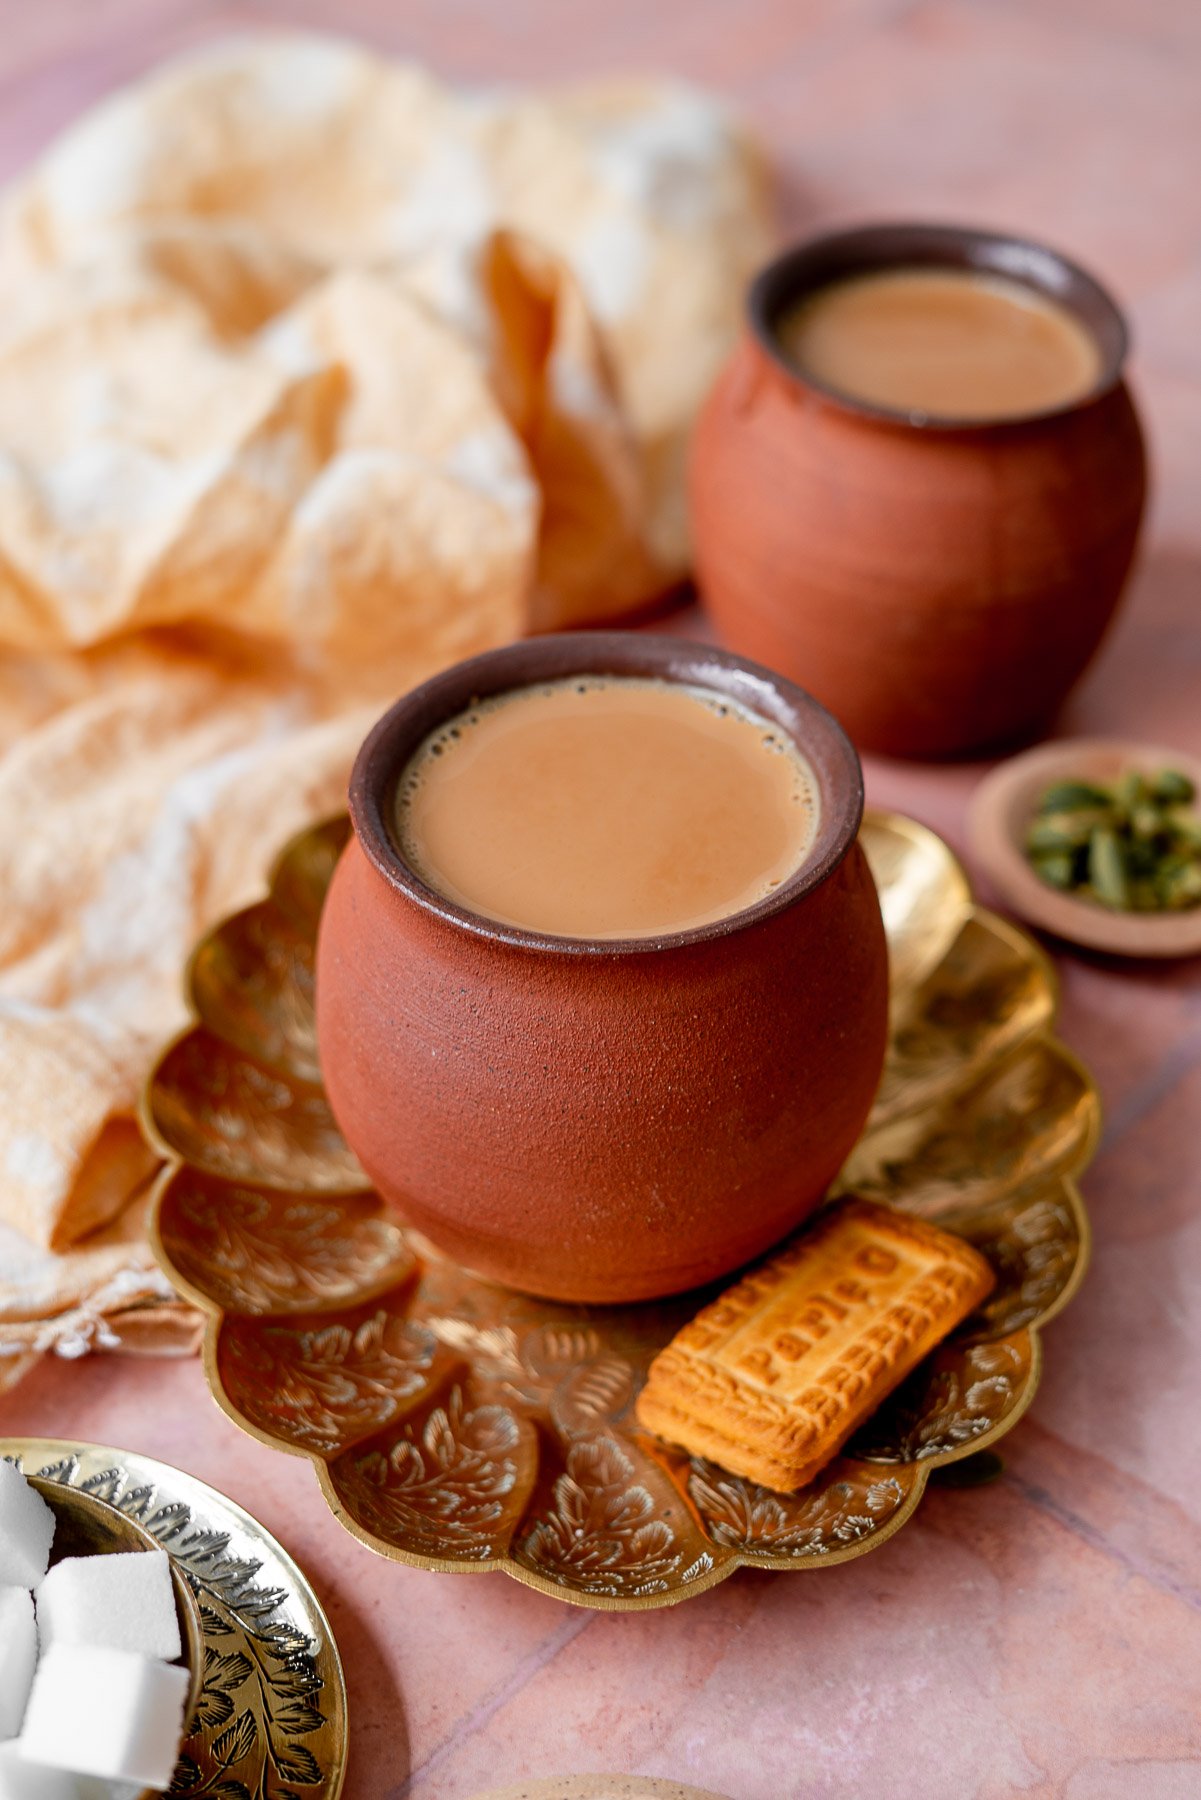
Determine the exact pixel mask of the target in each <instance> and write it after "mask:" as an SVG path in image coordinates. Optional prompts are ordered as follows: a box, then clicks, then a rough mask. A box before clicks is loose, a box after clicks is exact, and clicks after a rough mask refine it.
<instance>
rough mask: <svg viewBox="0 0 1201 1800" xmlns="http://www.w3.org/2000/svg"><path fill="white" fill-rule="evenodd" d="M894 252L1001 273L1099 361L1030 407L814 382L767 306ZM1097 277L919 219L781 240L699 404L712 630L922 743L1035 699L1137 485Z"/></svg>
mask: <svg viewBox="0 0 1201 1800" xmlns="http://www.w3.org/2000/svg"><path fill="white" fill-rule="evenodd" d="M898 266H906V267H922V266H924V267H950V268H970V269H974V270H979V271H981V272H983V273H986V274H988V273H991V274H993V275H1000V276H1005V277H1006V278H1008V279H1010V280H1016V281H1018V282H1020V283H1023V284H1025V285H1027V286H1029V287H1031V288H1033V289H1035V290H1037V291H1038V292H1039V293H1040V294H1042V295H1046V296H1048V297H1050V298H1051V299H1054V300H1056V301H1058V302H1059V303H1060V304H1061V305H1062V306H1065V307H1067V308H1068V309H1069V310H1070V311H1071V312H1073V313H1074V314H1075V315H1076V317H1077V318H1078V319H1079V320H1081V321H1082V322H1083V324H1084V325H1085V326H1086V328H1087V329H1088V330H1089V332H1090V333H1091V334H1092V335H1093V337H1094V339H1095V341H1096V343H1097V345H1098V347H1099V350H1100V361H1101V371H1100V374H1099V377H1098V379H1097V381H1096V383H1095V386H1094V387H1093V389H1092V390H1091V391H1090V392H1089V393H1088V394H1087V395H1085V396H1084V397H1083V398H1082V399H1080V400H1078V401H1075V402H1073V403H1072V404H1070V405H1067V406H1064V407H1062V408H1060V409H1058V410H1056V411H1050V412H1046V413H1042V414H1038V415H1033V416H1029V417H1020V418H1012V419H1006V420H1005V421H1003V422H1001V421H993V422H990V421H989V420H987V419H981V420H973V421H971V422H968V423H964V422H963V421H954V422H952V421H946V420H940V419H939V418H937V417H934V416H931V415H930V414H927V413H917V412H910V413H901V412H893V411H890V410H889V409H887V408H883V407H875V406H870V405H867V404H864V403H861V402H859V401H856V400H853V399H850V398H848V397H847V396H846V395H844V394H841V393H838V392H835V391H833V390H831V389H828V388H825V387H823V386H822V385H821V383H820V382H818V381H816V380H815V379H813V378H812V377H811V376H809V375H808V374H803V373H802V372H801V371H800V370H799V369H798V368H797V367H796V365H795V364H794V363H793V362H791V361H790V360H789V358H788V357H787V356H786V355H785V353H784V351H783V349H782V348H781V345H780V342H779V338H778V335H777V330H776V326H777V321H778V320H779V318H780V316H781V314H782V313H783V312H784V311H785V310H786V309H787V308H788V307H789V306H790V305H791V304H792V303H793V302H795V301H797V300H799V299H801V298H802V297H803V296H804V295H805V294H806V293H810V292H813V291H815V290H816V289H818V288H820V287H822V286H825V285H826V284H828V283H830V282H832V281H835V280H838V279H840V278H843V277H846V276H850V275H855V274H859V273H865V272H868V271H872V270H881V269H886V268H892V267H898ZM1126 344H1127V334H1126V328H1125V324H1124V322H1123V319H1122V315H1121V314H1120V312H1119V311H1118V309H1117V307H1116V306H1115V304H1114V302H1113V301H1112V300H1111V299H1110V297H1109V295H1108V294H1107V293H1106V292H1105V291H1104V289H1103V288H1102V287H1101V286H1100V285H1099V284H1098V283H1097V282H1096V281H1095V280H1093V278H1092V277H1091V276H1090V275H1088V274H1086V273H1085V271H1084V270H1083V269H1080V268H1078V267H1077V266H1076V265H1075V264H1074V263H1071V262H1069V261H1068V260H1067V259H1066V258H1065V257H1063V256H1060V255H1059V254H1058V253H1057V252H1056V251H1054V250H1050V249H1047V248H1046V247H1044V246H1042V245H1040V244H1035V243H1031V242H1029V241H1027V240H1025V239H1022V238H1014V237H1005V236H1000V235H998V234H996V233H992V232H985V231H974V230H970V229H967V228H961V227H950V226H933V225H878V226H868V227H864V228H862V229H859V230H855V231H847V232H840V233H837V234H834V235H831V236H826V237H819V238H814V239H812V240H810V241H809V242H808V243H804V244H801V245H800V246H799V247H797V248H795V249H792V250H789V251H787V252H786V253H785V254H784V255H783V256H781V257H779V258H778V259H777V260H776V261H775V262H773V263H771V264H770V265H769V266H768V267H767V268H766V269H765V270H764V271H763V272H762V274H761V275H760V276H759V277H758V279H757V280H756V281H755V282H754V284H753V286H752V288H751V290H750V294H749V298H748V306H747V329H746V331H745V333H744V336H743V339H742V342H741V343H740V344H739V346H738V348H737V349H736V350H735V352H734V355H733V357H732V359H731V361H730V362H729V363H728V364H727V366H726V368H725V370H724V372H723V373H722V375H721V376H720V377H719V379H718V382H717V385H716V387H715V388H714V390H713V392H712V394H711V395H710V397H709V400H708V402H707V404H706V406H705V408H704V410H703V412H702V416H701V419H700V422H699V424H698V428H697V432H696V435H695V439H694V445H693V454H692V464H691V477H690V482H691V500H692V514H693V530H694V537H695V546H696V564H697V576H698V581H699V583H700V587H701V591H702V594H703V597H704V601H705V604H706V606H707V608H708V610H709V611H710V613H711V615H712V617H713V618H714V620H715V621H716V623H717V625H718V627H719V629H720V631H721V634H722V638H723V640H724V641H725V642H726V643H728V644H729V645H731V646H732V647H733V648H734V649H736V650H738V651H739V652H740V653H742V654H744V655H747V656H753V657H756V658H758V659H759V660H760V661H762V662H765V663H767V664H769V665H770V666H771V667H772V668H776V669H779V670H781V671H782V672H783V673H784V674H786V675H788V676H789V677H790V678H791V679H792V680H794V681H798V682H802V683H803V684H804V686H805V687H806V688H808V689H809V690H810V691H811V692H812V693H814V694H815V695H816V696H817V698H818V699H819V700H821V701H822V702H823V704H825V705H826V706H828V707H830V708H831V709H832V710H833V711H834V712H835V713H836V714H837V715H838V717H839V719H840V720H841V721H842V723H843V724H844V725H845V727H846V728H847V730H848V731H849V732H850V734H851V736H852V737H853V738H854V740H855V742H856V743H857V744H858V745H859V746H860V747H861V748H863V749H869V750H878V751H884V752H886V753H889V754H892V755H898V756H909V757H941V756H948V755H956V754H962V753H965V752H968V751H973V750H981V749H984V748H987V747H990V746H993V745H997V744H1000V743H1003V742H1006V741H1010V740H1013V739H1017V738H1022V737H1028V736H1030V735H1031V734H1033V733H1035V732H1037V731H1038V730H1039V729H1041V728H1042V727H1043V726H1044V725H1045V724H1046V723H1047V722H1048V721H1049V720H1050V718H1051V717H1052V715H1053V714H1054V712H1055V710H1056V709H1057V707H1058V706H1059V705H1060V703H1061V701H1062V700H1063V699H1064V697H1065V695H1066V694H1067V692H1068V690H1069V689H1070V688H1071V687H1072V685H1073V683H1074V682H1075V681H1076V680H1077V679H1078V677H1079V676H1080V674H1081V673H1082V671H1083V670H1084V668H1085V666H1086V665H1087V663H1088V662H1089V660H1090V658H1091V657H1092V655H1093V653H1094V652H1095V651H1096V649H1097V646H1098V645H1099V643H1100V642H1101V639H1102V637H1103V635H1104V633H1105V630H1106V627H1107V626H1108V624H1109V622H1110V620H1111V618H1112V616H1113V614H1114V611H1115V609H1116V607H1117V604H1118V600H1119V597H1120V595H1121V592H1122V588H1123V585H1124V583H1125V580H1126V576H1127V573H1128V570H1129V568H1130V564H1131V559H1132V557H1133V555H1134V549H1135V543H1136V540H1137V537H1138V530H1139V523H1140V520H1141V517H1142V512H1143V502H1144V497H1145V490H1146V465H1145V455H1144V449H1143V438H1142V432H1141V430H1140V427H1139V421H1138V416H1137V414H1136V412H1135V408H1134V404H1133V402H1132V400H1131V397H1130V394H1129V392H1128V391H1127V388H1126V386H1125V384H1124V382H1123V380H1122V366H1123V362H1124V359H1125V355H1126Z"/></svg>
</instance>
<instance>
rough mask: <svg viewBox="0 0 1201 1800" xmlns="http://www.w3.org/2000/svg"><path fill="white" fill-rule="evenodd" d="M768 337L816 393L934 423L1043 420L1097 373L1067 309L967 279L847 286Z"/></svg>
mask: <svg viewBox="0 0 1201 1800" xmlns="http://www.w3.org/2000/svg"><path fill="white" fill-rule="evenodd" d="M776 329H777V335H778V338H779V341H780V344H781V346H782V348H783V350H784V352H785V354H786V355H787V356H788V357H789V359H790V360H791V361H792V362H794V363H795V364H796V366H797V368H798V369H799V370H800V371H801V373H802V374H805V373H808V374H810V375H812V376H813V377H814V378H815V379H816V380H818V381H820V382H821V383H822V384H823V386H825V387H829V388H833V389H835V390H837V391H838V392H839V393H842V394H845V395H846V396H847V398H848V399H852V400H860V401H863V402H865V403H866V404H868V405H870V406H883V407H889V408H891V409H893V410H894V411H897V412H904V413H911V414H912V413H923V414H928V415H931V416H933V417H935V418H940V419H956V420H959V419H962V420H984V419H988V420H991V419H1007V418H1019V417H1022V416H1026V415H1029V414H1037V413H1045V412H1052V411H1055V410H1057V409H1058V408H1060V407H1065V406H1070V405H1072V404H1073V403H1074V402H1075V401H1078V400H1080V399H1082V398H1083V397H1084V396H1085V395H1086V394H1087V393H1088V392H1089V391H1090V389H1091V388H1092V387H1093V386H1094V385H1095V384H1096V382H1097V379H1098V377H1099V375H1100V373H1101V360H1102V359H1101V351H1100V347H1099V346H1098V344H1097V342H1096V340H1095V339H1094V338H1093V336H1092V335H1091V333H1090V332H1089V331H1088V330H1086V328H1085V327H1084V326H1083V325H1082V324H1081V323H1080V322H1079V320H1077V318H1076V317H1075V315H1074V314H1073V313H1071V312H1070V311H1069V310H1068V309H1067V308H1066V307H1065V306H1061V305H1059V304H1058V302H1057V301H1055V300H1053V299H1051V298H1049V297H1048V296H1047V295H1045V294H1042V293H1038V292H1036V291H1035V290H1034V289H1033V288H1031V287H1027V286H1026V285H1024V284H1023V283H1022V282H1019V281H1013V280H1010V279H1008V278H1007V277H1004V276H999V275H993V274H985V273H981V272H979V271H977V270H973V269H960V268H919V267H898V268H891V269H881V270H875V271H872V272H871V273H869V274H864V275H854V276H849V277H847V278H846V279H844V280H841V281H835V282H832V283H830V285H829V286H827V287H823V288H819V289H817V291H816V292H814V293H811V294H807V295H806V296H805V297H804V299H802V300H799V301H798V302H797V303H796V304H795V305H793V306H791V307H789V308H788V309H787V310H786V311H785V312H784V313H783V314H782V316H781V317H780V319H779V321H778V324H777V328H776Z"/></svg>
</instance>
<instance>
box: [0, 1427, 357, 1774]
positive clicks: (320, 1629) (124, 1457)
mask: <svg viewBox="0 0 1201 1800" xmlns="http://www.w3.org/2000/svg"><path fill="white" fill-rule="evenodd" d="M0 1457H3V1458H4V1459H5V1460H7V1461H9V1462H15V1463H16V1465H17V1467H18V1468H19V1469H21V1470H23V1471H24V1473H25V1474H26V1475H42V1476H45V1477H46V1479H47V1480H50V1481H57V1482H60V1483H62V1485H63V1486H64V1487H73V1488H79V1489H80V1490H81V1491H82V1492H84V1493H87V1494H94V1495H95V1496H96V1498H97V1499H99V1500H106V1501H107V1502H108V1504H109V1505H110V1506H115V1507H117V1508H118V1510H119V1511H121V1512H123V1513H126V1514H128V1516H129V1517H130V1518H131V1519H136V1520H137V1522H138V1524H139V1525H141V1526H142V1528H143V1529H144V1530H146V1531H148V1532H149V1533H150V1534H151V1536H152V1537H155V1538H157V1539H158V1541H159V1543H160V1544H161V1545H162V1547H163V1549H164V1550H165V1551H166V1552H167V1554H168V1556H170V1558H171V1560H172V1562H173V1563H174V1565H175V1567H176V1568H177V1569H178V1570H179V1572H180V1574H181V1575H182V1576H183V1578H184V1580H185V1581H186V1582H187V1584H188V1586H189V1587H190V1588H191V1590H192V1592H193V1594H194V1595H195V1596H196V1599H197V1600H198V1602H199V1606H200V1623H201V1629H202V1631H203V1635H204V1671H203V1685H202V1687H201V1690H200V1699H199V1701H198V1702H197V1706H196V1711H195V1714H194V1716H193V1718H192V1720H191V1728H190V1730H189V1732H188V1735H187V1736H186V1737H185V1738H184V1741H183V1743H182V1745H181V1746H180V1753H179V1760H178V1762H177V1763H176V1766H175V1774H174V1776H173V1777H172V1781H171V1789H170V1791H171V1794H172V1795H176V1794H187V1795H189V1796H190V1797H191V1800H301V1794H302V1793H303V1795H304V1796H305V1800H337V1796H338V1795H339V1794H340V1793H341V1792H342V1783H343V1781H344V1779H345V1775H346V1751H347V1729H346V1683H345V1681H344V1679H343V1676H342V1664H341V1662H340V1660H339V1658H338V1649H337V1645H336V1644H335V1643H334V1638H333V1633H332V1632H331V1631H330V1628H329V1621H328V1620H327V1619H326V1617H325V1614H324V1613H323V1612H322V1610H321V1607H320V1604H319V1602H318V1600H317V1596H316V1595H315V1594H314V1593H313V1590H312V1588H311V1587H310V1586H309V1584H308V1582H307V1581H306V1580H305V1578H304V1576H303V1575H302V1574H301V1572H300V1570H299V1569H298V1568H297V1567H296V1564H295V1563H294V1562H293V1561H292V1559H291V1557H290V1556H289V1555H288V1554H287V1552H286V1551H285V1550H283V1549H282V1548H281V1546H280V1545H279V1544H277V1543H276V1541H275V1539H274V1538H273V1537H272V1536H271V1534H270V1533H269V1532H268V1531H266V1530H264V1528H263V1527H262V1526H261V1525H260V1524H259V1523H258V1521H257V1520H255V1519H252V1518H251V1516H250V1514H249V1513H247V1512H243V1510H242V1508H241V1507H240V1506H236V1505H235V1504H234V1502H233V1501H232V1500H227V1499H226V1498H225V1496H224V1494H219V1493H217V1492H216V1490H215V1489H214V1488H211V1487H207V1486H206V1485H205V1483H204V1482H203V1481H198V1480H197V1479H196V1477H195V1476H194V1475H185V1474H184V1473H183V1471H182V1470H181V1469H173V1468H171V1467H170V1466H169V1465H168V1464H167V1463H160V1462H154V1461H152V1459H151V1458H150V1457H148V1456H138V1455H135V1454H133V1453H132V1452H131V1451H128V1450H110V1449H106V1448H105V1447H104V1445H102V1444H80V1443H76V1442H75V1441H74V1440H67V1439H58V1438H0ZM128 1791H129V1792H131V1793H132V1791H133V1790H132V1789H130V1790H128Z"/></svg>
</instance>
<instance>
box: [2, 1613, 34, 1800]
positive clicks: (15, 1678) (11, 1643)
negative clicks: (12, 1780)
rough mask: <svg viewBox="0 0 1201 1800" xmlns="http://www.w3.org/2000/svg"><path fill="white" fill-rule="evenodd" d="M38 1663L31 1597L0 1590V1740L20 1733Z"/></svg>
mask: <svg viewBox="0 0 1201 1800" xmlns="http://www.w3.org/2000/svg"><path fill="white" fill-rule="evenodd" d="M37 1659H38V1632H37V1626H36V1625H35V1624H34V1618H33V1595H32V1594H31V1593H30V1592H29V1590H28V1589H27V1588H19V1587H3V1588H0V1738H15V1737H16V1735H17V1733H18V1732H19V1731H20V1729H21V1720H22V1719H23V1718H24V1717H25V1702H26V1701H27V1700H28V1699H29V1688H30V1683H31V1682H32V1681H33V1670H34V1664H35V1663H36V1662H37ZM3 1792H4V1789H3V1788H0V1794H3Z"/></svg>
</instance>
